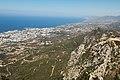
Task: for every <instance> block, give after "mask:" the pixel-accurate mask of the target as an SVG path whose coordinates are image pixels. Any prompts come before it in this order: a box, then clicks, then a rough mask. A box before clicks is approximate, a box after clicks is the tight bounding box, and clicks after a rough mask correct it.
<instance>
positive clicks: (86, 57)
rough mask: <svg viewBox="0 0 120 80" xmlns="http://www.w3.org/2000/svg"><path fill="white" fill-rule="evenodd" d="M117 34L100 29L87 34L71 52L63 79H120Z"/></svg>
mask: <svg viewBox="0 0 120 80" xmlns="http://www.w3.org/2000/svg"><path fill="white" fill-rule="evenodd" d="M116 34H117V32H114V33H113V31H107V30H100V29H98V30H94V31H93V32H91V33H90V34H88V35H87V36H85V37H84V41H83V42H82V44H80V46H79V47H78V48H76V49H75V50H74V51H73V52H72V53H71V57H70V59H69V61H68V64H67V71H66V72H65V73H64V74H63V75H64V78H63V80H120V36H118V35H116ZM118 34H119V33H118Z"/></svg>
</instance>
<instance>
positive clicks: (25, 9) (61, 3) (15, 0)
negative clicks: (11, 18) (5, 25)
mask: <svg viewBox="0 0 120 80" xmlns="http://www.w3.org/2000/svg"><path fill="white" fill-rule="evenodd" d="M0 15H17V16H21V15H22V16H57V17H81V16H119V15H120V0H0Z"/></svg>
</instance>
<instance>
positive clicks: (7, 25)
mask: <svg viewBox="0 0 120 80" xmlns="http://www.w3.org/2000/svg"><path fill="white" fill-rule="evenodd" d="M84 20H85V19H82V18H68V17H29V16H27V17H25V16H0V32H6V31H10V30H23V29H25V28H46V27H47V28H50V27H56V26H60V25H65V24H69V23H77V22H82V21H84Z"/></svg>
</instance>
